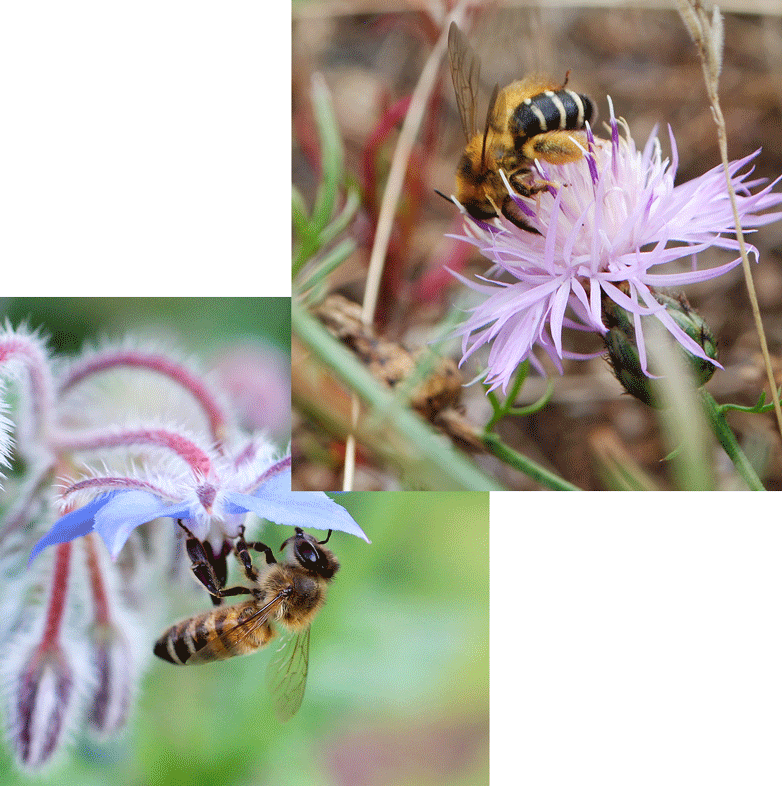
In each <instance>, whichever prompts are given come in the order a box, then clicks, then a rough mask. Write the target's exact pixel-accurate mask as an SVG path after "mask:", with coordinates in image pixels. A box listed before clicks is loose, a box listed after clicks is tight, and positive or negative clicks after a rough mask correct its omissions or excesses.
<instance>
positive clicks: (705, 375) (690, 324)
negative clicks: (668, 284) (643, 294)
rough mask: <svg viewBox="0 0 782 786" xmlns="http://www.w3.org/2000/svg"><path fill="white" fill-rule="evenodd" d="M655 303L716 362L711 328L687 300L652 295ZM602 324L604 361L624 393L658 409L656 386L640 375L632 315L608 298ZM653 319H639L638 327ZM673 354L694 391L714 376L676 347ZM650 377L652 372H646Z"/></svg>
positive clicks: (701, 362)
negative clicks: (689, 376)
mask: <svg viewBox="0 0 782 786" xmlns="http://www.w3.org/2000/svg"><path fill="white" fill-rule="evenodd" d="M652 294H653V295H654V298H655V300H657V302H658V303H661V304H662V305H664V306H665V308H666V311H667V313H668V314H669V315H670V317H671V318H672V319H673V320H674V322H676V324H677V325H678V326H679V327H680V328H681V329H682V330H683V331H684V332H685V333H686V334H687V335H688V336H689V337H690V338H691V339H693V341H695V342H696V343H697V344H699V345H700V346H701V347H702V348H703V351H704V352H705V354H706V355H707V356H708V357H710V358H713V359H715V360H716V358H717V341H716V339H715V338H714V334H713V333H712V332H711V328H710V327H709V326H708V325H707V324H706V322H705V321H704V319H703V318H702V317H701V316H700V314H698V312H697V311H695V310H694V309H693V308H692V307H691V306H690V304H689V303H688V302H687V299H686V298H684V297H683V296H682V297H680V298H678V299H677V298H672V297H670V296H668V295H662V294H660V293H658V292H652ZM602 305H603V320H604V322H605V324H606V326H607V327H608V332H607V333H606V334H605V336H603V341H604V342H605V345H606V349H607V350H608V361H609V363H610V364H611V368H612V369H613V371H614V374H615V375H616V378H617V379H618V380H619V382H620V383H621V384H622V387H623V388H624V389H625V390H626V391H627V392H628V393H631V394H632V395H633V396H635V397H636V398H637V399H640V400H641V401H643V402H644V403H645V404H648V405H649V406H652V407H656V406H659V391H658V383H657V381H656V380H655V379H653V378H652V377H649V376H647V375H646V374H644V372H643V370H642V368H641V360H640V357H639V353H638V346H637V344H636V337H635V327H634V323H633V314H631V313H630V312H628V311H626V310H625V309H624V308H622V307H621V306H619V305H617V303H616V302H615V301H613V300H611V299H610V298H607V297H604V298H603V301H602ZM652 319H656V317H654V316H651V315H650V316H642V317H641V323H642V326H644V325H645V324H646V321H647V320H652ZM676 351H677V352H681V354H682V357H683V358H684V360H685V362H686V364H687V367H688V368H689V369H690V370H691V372H692V375H693V378H694V380H695V385H696V387H701V386H702V385H705V384H706V383H707V382H708V381H709V380H710V379H711V376H712V374H714V369H715V366H714V364H713V363H710V362H709V361H708V360H705V359H704V358H700V357H697V356H696V355H693V354H692V353H691V352H689V351H687V350H686V349H685V348H683V347H682V346H681V344H679V343H677V344H676ZM649 370H650V372H651V373H654V369H652V368H650V369H649Z"/></svg>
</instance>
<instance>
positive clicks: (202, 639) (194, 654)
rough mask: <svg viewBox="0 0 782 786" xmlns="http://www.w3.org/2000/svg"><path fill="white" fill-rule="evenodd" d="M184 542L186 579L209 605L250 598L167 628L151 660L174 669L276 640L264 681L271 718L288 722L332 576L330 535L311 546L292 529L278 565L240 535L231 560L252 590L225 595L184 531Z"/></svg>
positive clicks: (301, 693) (229, 591) (226, 591)
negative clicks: (260, 562) (258, 559)
mask: <svg viewBox="0 0 782 786" xmlns="http://www.w3.org/2000/svg"><path fill="white" fill-rule="evenodd" d="M180 523H181V522H180ZM182 526H183V528H184V525H182ZM186 531H187V530H186ZM188 535H189V536H190V537H189V539H188V542H187V550H188V553H189V554H190V557H191V559H192V561H193V572H194V574H195V575H196V577H197V578H198V579H199V580H200V581H201V582H202V583H203V584H204V586H206V588H207V589H208V590H209V591H210V593H211V594H212V595H213V596H214V597H216V598H218V599H222V598H224V597H228V596H231V595H251V596H252V597H251V598H250V599H249V600H245V601H243V602H241V603H236V604H234V605H232V606H218V607H217V608H215V609H212V610H211V611H206V612H203V613H202V614H198V615H196V616H194V617H190V618H188V619H186V620H183V621H182V622H178V623H177V624H176V625H172V626H171V627H170V628H169V629H168V630H167V631H166V632H165V633H164V634H163V635H162V636H161V637H160V638H159V639H158V641H157V643H156V644H155V647H154V652H155V655H157V656H158V657H159V658H162V659H163V660H167V661H168V662H169V663H174V664H176V665H178V666H190V665H191V664H197V663H210V662H211V661H215V660H223V659H224V658H232V657H234V656H236V655H249V654H251V653H253V652H256V651H257V650H259V649H261V648H262V647H265V646H266V645H267V644H269V643H270V642H271V641H272V640H273V639H274V638H275V637H276V636H278V635H279V636H280V641H281V645H280V646H279V647H278V648H277V652H276V654H275V656H274V657H273V658H272V660H271V662H270V663H269V666H268V668H267V672H266V677H267V685H268V687H269V690H270V692H271V694H272V700H273V703H274V709H275V713H276V715H277V718H278V719H279V720H280V721H286V720H288V719H289V718H291V717H293V715H294V714H295V713H296V712H297V711H298V709H299V707H300V706H301V702H302V699H303V697H304V688H305V686H306V683H307V669H308V664H309V649H310V625H311V623H312V621H313V619H314V618H315V616H316V615H317V613H318V612H319V611H320V609H321V608H322V607H323V604H324V603H325V600H326V587H327V585H328V583H329V582H330V581H331V580H332V579H333V578H334V574H335V573H336V572H337V570H338V569H339V562H338V561H337V558H336V557H335V556H334V554H332V553H331V551H329V550H328V549H326V548H324V544H325V543H326V542H327V541H328V539H329V537H330V536H331V531H330V530H329V535H328V536H327V537H326V540H324V541H317V540H315V538H313V537H312V536H311V535H307V534H306V533H304V532H303V531H302V530H301V528H300V527H296V534H295V535H293V536H292V537H290V538H288V539H287V540H286V541H285V542H284V543H283V544H282V546H281V547H280V550H281V551H282V550H284V549H286V547H287V548H288V554H287V558H286V560H285V561H283V562H277V561H276V560H275V558H274V553H273V552H272V550H271V549H270V548H269V547H268V546H267V545H265V544H264V543H247V542H246V541H245V540H244V537H243V535H241V536H240V537H239V539H238V541H237V543H236V553H237V555H238V556H239V558H240V560H241V562H242V565H243V567H244V572H245V574H246V576H247V578H248V579H249V580H250V582H251V584H252V586H249V587H246V586H237V587H231V588H228V589H223V588H222V587H221V580H220V579H219V578H218V577H217V576H216V574H215V571H214V570H213V567H214V566H213V560H211V559H209V556H208V555H207V553H206V551H205V549H204V548H203V544H200V542H199V541H198V540H196V539H195V538H194V537H193V536H192V533H190V532H189V531H188ZM199 545H200V546H201V548H200V549H199ZM249 549H255V550H256V551H262V552H264V554H265V557H266V566H265V569H264V570H263V571H262V572H260V573H259V572H258V571H257V570H256V569H255V568H254V567H253V565H252V560H251V558H250V554H249ZM275 626H276V627H275ZM278 628H281V629H282V630H279V629H278Z"/></svg>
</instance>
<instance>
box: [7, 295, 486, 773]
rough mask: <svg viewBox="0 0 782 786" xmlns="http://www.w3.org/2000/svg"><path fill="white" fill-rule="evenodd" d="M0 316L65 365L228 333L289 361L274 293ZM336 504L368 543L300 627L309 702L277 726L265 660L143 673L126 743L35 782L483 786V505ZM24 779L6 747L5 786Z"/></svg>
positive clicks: (89, 304) (361, 497)
mask: <svg viewBox="0 0 782 786" xmlns="http://www.w3.org/2000/svg"><path fill="white" fill-rule="evenodd" d="M0 311H2V313H3V315H5V316H8V317H9V318H10V319H11V321H12V323H13V324H17V323H18V322H19V321H20V320H21V319H26V320H27V321H28V323H29V324H30V325H32V326H33V327H35V326H37V325H39V324H40V325H43V326H44V328H45V330H46V331H47V333H48V334H49V335H50V336H51V337H52V345H53V346H54V347H55V348H57V349H58V350H60V351H64V352H69V351H73V350H76V349H78V346H79V345H80V343H81V342H82V341H83V340H84V339H85V338H93V337H95V336H96V335H123V334H125V333H127V332H128V331H132V330H136V329H138V330H140V331H141V332H143V333H145V334H146V335H155V334H160V335H162V334H168V335H169V336H170V337H174V338H177V337H178V338H180V341H179V343H180V345H182V346H184V347H185V348H186V349H192V350H194V351H195V352H197V354H199V355H203V354H204V352H205V351H206V350H208V349H209V348H210V347H219V346H220V345H221V344H223V343H224V342H225V340H226V339H227V338H230V337H235V336H238V335H254V336H256V337H260V338H263V339H265V340H268V341H270V342H272V343H273V344H276V345H277V346H278V347H279V348H281V349H283V350H286V351H287V350H288V349H289V341H290V322H289V319H290V301H289V299H287V298H272V299H268V300H263V299H251V298H215V299H198V300H192V299H187V298H153V299H135V298H116V299H91V298H84V299H76V300H74V299H6V300H5V301H0ZM207 354H208V353H207ZM339 502H340V503H341V504H343V505H344V506H345V507H346V508H348V509H349V510H350V512H351V513H352V514H353V516H354V517H355V518H356V520H357V521H358V522H359V523H360V524H361V526H362V527H363V529H364V531H365V532H366V533H367V535H368V536H369V538H370V539H371V540H372V544H371V545H370V544H367V543H364V542H363V541H361V540H359V539H358V538H355V537H351V536H349V535H346V534H343V533H339V532H335V533H334V534H333V535H332V538H331V541H330V542H329V545H330V547H331V548H333V550H334V552H335V554H336V555H337V556H338V558H339V559H340V561H341V563H342V569H341V570H340V572H339V574H338V575H337V577H336V579H335V581H334V583H333V585H332V587H331V590H330V594H329V600H328V603H327V604H326V606H325V608H324V609H323V611H322V612H321V614H320V615H319V616H318V618H317V619H316V621H315V623H314V625H313V628H312V642H311V651H310V654H311V659H310V671H309V678H308V685H307V692H306V695H305V697H304V703H303V705H302V708H301V710H300V711H299V713H298V714H297V715H296V716H295V717H294V718H293V719H292V720H291V721H290V722H289V723H287V724H284V725H281V724H279V723H278V722H277V721H276V720H275V718H274V715H273V712H272V708H271V702H270V699H269V696H268V694H267V692H266V686H265V669H266V664H267V662H268V660H269V656H270V653H267V652H261V653H258V654H255V655H252V656H248V657H245V658H236V659H233V660H228V661H224V662H222V663H215V664H209V665H205V666H198V667H192V668H180V667H174V666H171V665H169V664H167V663H164V662H162V661H160V662H155V663H154V664H153V666H152V669H151V670H150V672H149V673H148V674H147V676H146V678H145V680H144V682H143V684H142V686H141V689H140V691H139V696H138V706H137V709H136V712H135V714H134V717H133V719H132V720H131V723H130V726H129V728H128V730H127V731H126V733H125V734H124V735H123V736H122V737H121V738H119V739H113V740H109V741H104V742H98V741H95V740H92V739H90V738H86V737H81V738H79V739H78V740H77V741H76V744H75V746H73V747H72V749H71V752H70V754H69V755H68V756H67V758H66V760H65V763H64V765H63V766H61V767H58V768H56V769H54V770H52V771H51V772H50V773H49V774H47V775H45V776H44V777H42V778H40V779H37V780H40V781H42V782H47V783H48V782H51V783H55V782H56V783H71V784H79V786H82V785H83V786H92V784H95V785H96V786H97V784H114V783H116V784H126V785H127V786H148V785H149V784H154V785H157V784H163V785H165V784H172V785H179V784H182V785H184V784H198V785H199V786H209V785H210V784H216V785H218V784H219V785H224V786H231V785H232V784H240V785H241V786H266V784H269V786H271V785H272V784H274V786H299V785H300V786H321V784H322V785H323V786H354V785H355V786H381V784H382V786H396V784H399V785H400V786H401V785H402V784H410V785H411V786H412V785H415V786H430V785H432V786H434V785H435V784H448V785H449V786H484V785H485V784H487V783H488V772H489V752H488V749H489V556H488V548H489V495H488V494H486V493H464V492H462V493H433V492H429V493H414V492H392V493H382V494H381V493H363V494H347V495H342V496H340V497H339ZM250 534H251V536H252V537H258V538H260V539H263V540H265V541H268V542H269V543H270V544H272V545H274V546H275V547H276V545H277V544H278V541H279V542H282V540H283V539H284V538H285V537H287V536H288V535H289V534H290V533H289V532H288V530H286V529H283V528H281V527H276V526H274V525H268V526H267V528H266V529H265V530H262V531H260V532H256V531H254V530H252V528H251V532H250ZM151 589H152V591H155V592H167V591H169V588H167V587H165V586H161V587H154V588H151ZM172 621H173V620H172ZM161 632H162V631H161ZM154 635H156V634H154ZM149 645H150V647H151V645H152V640H150V642H149ZM29 782H30V781H29V779H28V778H27V777H26V776H24V775H21V774H19V773H17V772H16V771H15V770H14V766H13V764H12V762H11V759H10V757H9V755H8V753H7V752H6V750H5V749H4V748H1V749H0V783H2V784H4V786H6V785H7V786H12V785H14V784H22V783H29Z"/></svg>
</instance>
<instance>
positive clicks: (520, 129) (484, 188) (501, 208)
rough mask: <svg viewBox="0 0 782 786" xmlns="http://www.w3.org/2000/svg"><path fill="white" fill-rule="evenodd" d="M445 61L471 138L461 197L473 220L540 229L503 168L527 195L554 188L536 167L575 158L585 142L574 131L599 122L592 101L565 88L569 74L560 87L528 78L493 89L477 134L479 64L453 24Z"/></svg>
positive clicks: (462, 164) (460, 178)
mask: <svg viewBox="0 0 782 786" xmlns="http://www.w3.org/2000/svg"><path fill="white" fill-rule="evenodd" d="M448 56H449V60H450V65H451V77H452V78H453V86H454V91H455V92H456V104H457V106H458V108H459V115H460V116H461V120H462V128H463V129H464V133H465V136H466V137H467V147H466V148H465V150H464V153H463V155H462V157H461V159H460V161H459V166H458V168H457V170H456V198H457V199H458V201H459V202H460V203H461V204H462V205H463V206H464V208H465V209H466V210H467V212H468V213H469V214H470V215H471V216H472V217H473V218H478V219H482V220H484V221H486V220H488V219H491V218H494V217H495V216H497V215H498V214H499V213H502V215H504V216H505V217H506V218H507V219H508V220H509V221H512V222H513V223H514V224H516V226H518V227H520V228H521V229H526V230H528V231H532V232H535V231H537V230H535V229H533V228H532V227H530V225H529V223H528V222H527V220H526V219H525V216H524V213H523V212H522V210H521V208H519V207H518V205H517V204H516V203H515V202H514V201H513V199H512V198H511V196H510V194H509V193H508V190H507V188H506V186H505V184H504V183H503V181H502V178H501V176H500V170H502V171H503V172H504V173H505V175H506V177H507V178H508V181H509V182H510V184H511V186H512V187H513V188H514V189H515V190H516V191H517V192H518V193H519V194H522V195H523V196H533V195H534V194H537V193H539V192H541V191H545V190H547V189H548V187H549V186H550V185H552V184H551V183H549V182H547V181H545V180H539V179H536V177H535V172H534V169H533V162H534V161H535V159H541V160H543V161H547V162H548V163H551V164H566V163H569V162H572V161H577V160H578V159H579V158H580V157H581V156H582V155H583V150H582V147H583V145H582V146H579V144H577V142H576V141H575V139H574V137H573V132H574V131H576V132H578V131H580V130H581V129H583V128H584V127H585V125H586V123H587V121H590V120H593V119H594V118H595V117H596V115H597V112H596V109H595V104H594V102H593V101H592V100H591V99H590V98H588V97H587V96H585V95H583V94H581V93H576V92H574V91H573V90H569V89H567V88H566V85H567V76H566V77H565V82H564V83H563V84H561V85H557V84H556V83H552V81H551V80H550V79H547V78H545V77H539V76H536V77H528V78H526V79H521V80H517V81H515V82H512V83H511V84H510V85H508V86H507V87H505V88H503V89H502V90H500V89H499V86H495V88H494V91H493V93H492V95H491V98H490V100H489V109H488V112H487V115H486V124H485V126H484V130H483V131H479V130H478V129H477V125H476V117H475V114H476V104H477V95H478V81H479V78H480V60H479V59H478V56H477V55H476V54H475V53H474V52H473V50H472V48H471V47H470V45H469V43H468V42H467V39H466V38H465V37H464V34H463V33H462V32H461V30H459V27H458V26H457V24H456V23H455V22H452V23H451V27H450V29H449V31H448Z"/></svg>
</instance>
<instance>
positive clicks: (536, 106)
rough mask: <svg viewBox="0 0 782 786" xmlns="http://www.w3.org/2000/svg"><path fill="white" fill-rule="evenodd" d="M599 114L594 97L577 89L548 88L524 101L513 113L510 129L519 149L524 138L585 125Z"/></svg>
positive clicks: (579, 127) (571, 129)
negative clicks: (576, 90)
mask: <svg viewBox="0 0 782 786" xmlns="http://www.w3.org/2000/svg"><path fill="white" fill-rule="evenodd" d="M594 115H595V105H594V102H593V101H592V99H591V98H589V97H588V96H585V95H583V94H582V93H576V92H574V91H573V90H568V89H566V88H560V89H559V90H545V91H543V92H542V93H538V94H537V95H534V96H532V97H530V98H527V99H525V100H524V101H522V102H521V103H520V104H519V105H518V106H517V107H516V109H514V110H513V113H512V114H511V117H510V121H509V126H508V129H509V131H510V133H511V134H512V136H513V138H514V140H515V144H516V149H517V150H519V149H521V147H522V146H523V144H524V141H525V140H527V139H529V138H530V137H533V136H537V135H538V134H543V133H545V132H546V131H574V130H578V129H581V128H584V125H585V123H586V122H587V121H588V120H591V119H592V118H593V117H594Z"/></svg>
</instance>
